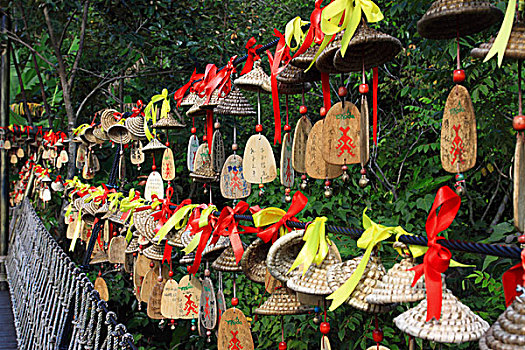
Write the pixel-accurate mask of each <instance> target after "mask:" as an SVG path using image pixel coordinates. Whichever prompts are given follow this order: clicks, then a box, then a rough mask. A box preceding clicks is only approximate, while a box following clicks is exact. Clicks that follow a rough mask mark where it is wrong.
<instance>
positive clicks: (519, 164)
mask: <svg viewBox="0 0 525 350" xmlns="http://www.w3.org/2000/svg"><path fill="white" fill-rule="evenodd" d="M513 199H514V226H515V227H516V229H517V230H518V231H519V232H520V233H523V231H524V230H525V138H524V136H523V134H519V133H518V138H517V140H516V151H515V153H514V194H513Z"/></svg>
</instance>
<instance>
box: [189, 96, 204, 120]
mask: <svg viewBox="0 0 525 350" xmlns="http://www.w3.org/2000/svg"><path fill="white" fill-rule="evenodd" d="M204 101H205V99H204V97H202V98H201V97H199V96H197V97H196V99H195V103H194V104H193V105H192V106H191V108H190V109H188V111H187V112H186V115H187V116H188V117H194V116H198V115H204V114H206V110H204V109H202V108H200V107H201V106H202V104H203V103H204Z"/></svg>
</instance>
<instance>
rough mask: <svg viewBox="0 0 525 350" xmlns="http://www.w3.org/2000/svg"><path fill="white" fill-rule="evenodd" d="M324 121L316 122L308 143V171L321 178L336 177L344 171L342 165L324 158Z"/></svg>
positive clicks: (311, 175) (310, 174)
mask: <svg viewBox="0 0 525 350" xmlns="http://www.w3.org/2000/svg"><path fill="white" fill-rule="evenodd" d="M323 123H324V121H323V120H320V121H318V122H317V123H315V125H314V126H313V128H312V130H311V131H310V134H309V135H308V142H307V143H306V163H305V164H306V173H307V174H308V176H310V177H312V178H314V179H320V180H325V179H334V178H336V177H339V176H341V174H342V173H343V170H342V169H341V166H339V165H332V164H328V163H327V162H325V160H324V158H323Z"/></svg>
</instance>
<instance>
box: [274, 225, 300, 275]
mask: <svg viewBox="0 0 525 350" xmlns="http://www.w3.org/2000/svg"><path fill="white" fill-rule="evenodd" d="M303 235H304V230H300V231H293V232H290V233H288V234H286V235H284V236H282V237H280V238H279V239H278V240H276V241H275V243H274V244H273V245H272V246H271V248H270V250H269V251H268V255H267V257H266V266H267V267H268V272H270V274H271V275H272V276H273V277H274V278H276V279H277V280H279V281H281V282H282V283H283V284H285V285H286V282H287V281H288V280H289V279H290V278H292V277H293V276H295V275H299V274H300V273H301V272H300V271H299V270H297V269H295V270H293V271H290V273H288V270H290V268H291V267H292V265H293V263H294V261H295V258H296V257H297V255H298V254H299V252H300V251H301V248H302V247H303V244H304V241H303V240H302V237H303ZM301 242H303V244H301Z"/></svg>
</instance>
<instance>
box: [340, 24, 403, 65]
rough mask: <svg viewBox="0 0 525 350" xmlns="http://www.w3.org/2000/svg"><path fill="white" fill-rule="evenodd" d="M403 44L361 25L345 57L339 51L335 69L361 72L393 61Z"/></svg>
mask: <svg viewBox="0 0 525 350" xmlns="http://www.w3.org/2000/svg"><path fill="white" fill-rule="evenodd" d="M401 49H402V45H401V42H400V41H399V40H398V39H397V38H394V37H393V36H390V35H388V34H385V33H381V32H380V31H377V30H375V29H372V28H370V27H369V26H368V25H366V23H361V24H360V25H359V26H358V27H357V30H356V31H355V33H354V36H353V37H352V39H351V40H350V43H349V44H348V48H347V50H346V53H345V57H343V56H342V54H341V49H339V50H338V51H337V52H336V54H335V57H334V67H335V69H336V70H337V71H339V72H344V73H346V72H361V71H362V70H363V65H364V69H366V70H368V69H370V68H372V67H377V66H380V65H382V64H384V63H387V62H389V61H391V60H392V59H393V58H394V57H396V55H397V54H398V53H399V51H401Z"/></svg>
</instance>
